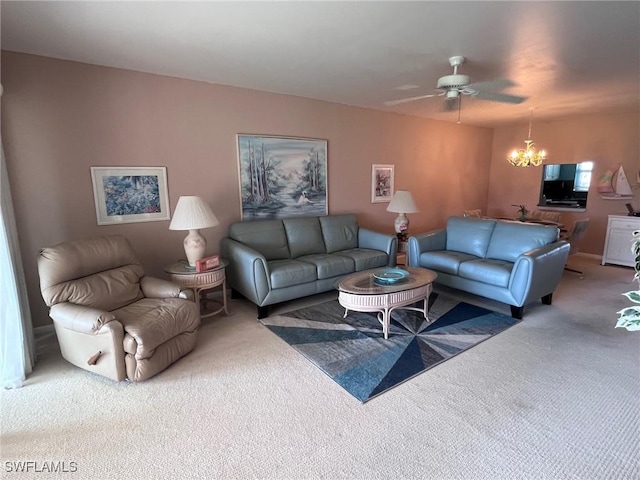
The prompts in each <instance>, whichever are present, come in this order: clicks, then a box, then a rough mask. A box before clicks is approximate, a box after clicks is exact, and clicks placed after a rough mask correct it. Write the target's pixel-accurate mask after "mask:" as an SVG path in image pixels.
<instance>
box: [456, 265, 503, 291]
mask: <svg viewBox="0 0 640 480" xmlns="http://www.w3.org/2000/svg"><path fill="white" fill-rule="evenodd" d="M512 269H513V263H511V262H506V261H504V260H491V259H486V258H480V259H478V260H469V261H468V262H462V263H461V264H460V268H459V269H458V275H459V276H460V277H462V278H468V279H469V280H475V281H477V282H482V283H487V284H489V285H496V286H498V287H505V288H506V287H508V286H509V278H510V277H511V270H512Z"/></svg>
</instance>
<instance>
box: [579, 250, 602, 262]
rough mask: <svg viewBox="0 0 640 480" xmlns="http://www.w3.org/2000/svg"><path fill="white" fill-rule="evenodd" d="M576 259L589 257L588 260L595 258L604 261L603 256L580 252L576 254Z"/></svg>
mask: <svg viewBox="0 0 640 480" xmlns="http://www.w3.org/2000/svg"><path fill="white" fill-rule="evenodd" d="M575 256H576V257H587V258H595V259H596V260H600V261H602V255H596V254H595V253H584V252H578V253H576V254H575Z"/></svg>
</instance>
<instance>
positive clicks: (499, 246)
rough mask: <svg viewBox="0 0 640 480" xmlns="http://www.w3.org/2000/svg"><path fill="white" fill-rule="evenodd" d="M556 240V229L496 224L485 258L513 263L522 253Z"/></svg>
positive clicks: (508, 223) (516, 224)
mask: <svg viewBox="0 0 640 480" xmlns="http://www.w3.org/2000/svg"><path fill="white" fill-rule="evenodd" d="M557 238H558V229H557V228H556V227H545V226H544V225H532V224H529V223H512V222H498V223H497V225H496V228H495V229H494V231H493V235H492V236H491V241H490V242H489V248H488V249H487V255H486V257H487V258H495V259H498V260H506V261H508V262H515V261H516V260H517V259H518V257H519V256H520V255H522V254H523V253H525V252H528V251H529V250H533V249H534V248H539V247H542V246H544V245H548V244H549V243H552V242H555V241H556V239H557Z"/></svg>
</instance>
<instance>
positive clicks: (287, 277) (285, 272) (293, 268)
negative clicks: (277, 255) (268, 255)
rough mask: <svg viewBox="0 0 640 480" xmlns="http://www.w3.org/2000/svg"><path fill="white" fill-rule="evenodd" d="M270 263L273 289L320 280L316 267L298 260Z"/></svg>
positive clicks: (273, 261)
mask: <svg viewBox="0 0 640 480" xmlns="http://www.w3.org/2000/svg"><path fill="white" fill-rule="evenodd" d="M268 263H269V278H270V280H271V288H273V289H276V288H285V287H291V286H293V285H299V284H301V283H309V282H315V281H316V280H317V279H318V275H317V273H316V267H315V265H312V264H310V263H305V262H299V261H297V260H272V261H271V262H268Z"/></svg>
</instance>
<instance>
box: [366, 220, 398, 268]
mask: <svg viewBox="0 0 640 480" xmlns="http://www.w3.org/2000/svg"><path fill="white" fill-rule="evenodd" d="M358 248H369V249H371V250H380V251H381V252H385V253H386V254H387V257H388V258H389V263H388V265H389V266H390V267H392V266H395V264H396V257H397V254H398V239H397V238H396V236H395V235H387V234H386V233H380V232H374V231H373V230H369V229H368V228H358Z"/></svg>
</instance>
